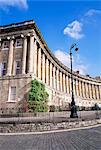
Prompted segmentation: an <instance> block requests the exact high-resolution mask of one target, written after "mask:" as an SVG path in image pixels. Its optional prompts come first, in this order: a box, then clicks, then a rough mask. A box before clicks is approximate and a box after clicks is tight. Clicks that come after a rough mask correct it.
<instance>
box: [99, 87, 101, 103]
mask: <svg viewBox="0 0 101 150" xmlns="http://www.w3.org/2000/svg"><path fill="white" fill-rule="evenodd" d="M99 95H100V100H101V86H100V85H99Z"/></svg>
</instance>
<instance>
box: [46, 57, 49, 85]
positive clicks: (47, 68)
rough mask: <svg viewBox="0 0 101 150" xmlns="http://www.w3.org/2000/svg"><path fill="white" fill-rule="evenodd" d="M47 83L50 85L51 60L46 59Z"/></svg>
mask: <svg viewBox="0 0 101 150" xmlns="http://www.w3.org/2000/svg"><path fill="white" fill-rule="evenodd" d="M46 84H47V85H49V61H48V58H47V59H46Z"/></svg>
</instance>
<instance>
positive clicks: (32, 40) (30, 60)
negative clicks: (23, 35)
mask: <svg viewBox="0 0 101 150" xmlns="http://www.w3.org/2000/svg"><path fill="white" fill-rule="evenodd" d="M33 56H34V36H33V35H31V36H30V47H29V59H28V73H32V72H33Z"/></svg>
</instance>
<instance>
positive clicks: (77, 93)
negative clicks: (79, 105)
mask: <svg viewBox="0 0 101 150" xmlns="http://www.w3.org/2000/svg"><path fill="white" fill-rule="evenodd" d="M78 90H79V89H78V80H77V79H76V95H77V96H79V92H78Z"/></svg>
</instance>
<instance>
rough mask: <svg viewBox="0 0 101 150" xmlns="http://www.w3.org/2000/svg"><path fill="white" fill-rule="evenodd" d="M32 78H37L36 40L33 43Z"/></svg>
mask: <svg viewBox="0 0 101 150" xmlns="http://www.w3.org/2000/svg"><path fill="white" fill-rule="evenodd" d="M33 57H34V66H33V67H34V76H35V77H36V76H37V40H35V41H34V56H33Z"/></svg>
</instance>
